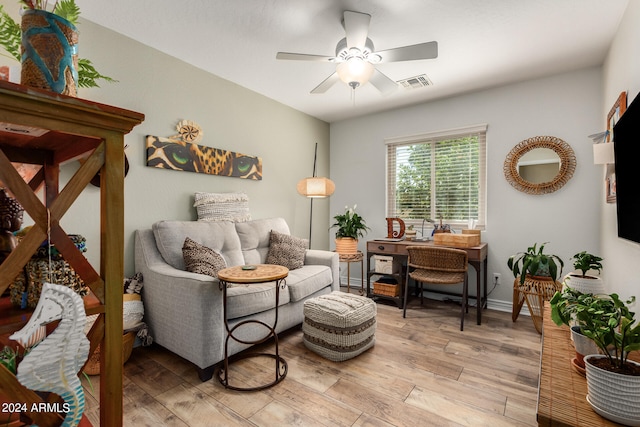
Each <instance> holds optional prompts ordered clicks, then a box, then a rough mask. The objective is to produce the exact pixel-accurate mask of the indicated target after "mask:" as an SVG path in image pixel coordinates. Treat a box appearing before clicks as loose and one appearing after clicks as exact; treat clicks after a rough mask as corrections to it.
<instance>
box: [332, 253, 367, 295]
mask: <svg viewBox="0 0 640 427" xmlns="http://www.w3.org/2000/svg"><path fill="white" fill-rule="evenodd" d="M338 255H339V257H340V262H346V263H347V293H350V292H351V283H350V279H351V263H352V262H359V263H360V295H364V263H363V260H364V255H363V254H362V252H361V251H358V253H355V254H338ZM341 286H342V284H341Z"/></svg>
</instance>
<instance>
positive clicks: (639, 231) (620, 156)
mask: <svg viewBox="0 0 640 427" xmlns="http://www.w3.org/2000/svg"><path fill="white" fill-rule="evenodd" d="M613 149H614V153H615V154H614V155H615V162H616V163H615V171H616V203H617V207H616V209H617V213H618V215H617V216H618V237H621V238H623V239H627V240H631V241H633V242H637V243H640V95H638V96H636V97H635V99H634V100H633V102H631V104H629V107H628V108H627V110H626V111H625V112H624V114H622V116H621V117H620V119H619V120H618V123H616V124H615V126H614V127H613Z"/></svg>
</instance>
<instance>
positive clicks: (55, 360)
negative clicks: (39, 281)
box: [9, 283, 89, 427]
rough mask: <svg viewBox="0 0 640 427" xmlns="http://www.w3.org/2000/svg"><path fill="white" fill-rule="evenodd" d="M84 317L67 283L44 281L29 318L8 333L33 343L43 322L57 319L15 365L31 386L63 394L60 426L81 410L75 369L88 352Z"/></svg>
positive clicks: (67, 424)
mask: <svg viewBox="0 0 640 427" xmlns="http://www.w3.org/2000/svg"><path fill="white" fill-rule="evenodd" d="M86 319H87V316H86V313H85V311H84V304H83V302H82V298H81V297H80V296H79V295H78V294H76V293H75V292H74V291H73V290H72V289H70V288H68V287H66V286H62V285H55V284H52V283H44V285H43V286H42V294H41V295H40V300H39V301H38V305H37V306H36V309H35V311H34V312H33V315H32V316H31V319H29V322H27V324H26V325H25V326H24V327H23V328H22V329H21V330H19V331H17V332H15V333H14V334H13V335H11V336H10V337H9V338H10V339H12V340H15V341H18V342H19V343H20V344H21V345H23V346H25V347H26V346H28V345H32V342H33V340H32V336H33V335H34V334H37V333H39V331H41V330H42V326H44V325H46V324H48V323H51V322H52V321H54V320H60V323H59V324H58V326H57V327H56V329H55V330H54V331H53V332H52V333H51V334H49V336H47V337H46V338H45V339H44V340H43V341H42V342H40V343H39V344H38V345H37V346H36V347H34V348H33V349H32V350H31V351H30V352H29V353H28V354H27V355H26V356H25V358H24V359H23V360H22V362H21V363H20V365H18V375H17V377H18V381H20V383H21V384H22V385H24V386H25V387H27V388H29V389H31V390H36V391H50V392H53V393H56V394H58V395H59V396H60V397H62V399H63V400H64V401H65V404H66V405H65V408H68V412H67V414H66V417H65V419H64V421H63V423H62V427H72V426H77V425H78V423H79V422H80V419H81V418H82V413H83V412H84V404H85V401H84V391H83V389H82V383H81V382H80V379H79V378H78V372H79V371H80V369H82V366H83V365H84V363H85V361H86V360H87V357H88V356H89V340H88V339H87V337H86V336H85V334H84V328H85V324H86Z"/></svg>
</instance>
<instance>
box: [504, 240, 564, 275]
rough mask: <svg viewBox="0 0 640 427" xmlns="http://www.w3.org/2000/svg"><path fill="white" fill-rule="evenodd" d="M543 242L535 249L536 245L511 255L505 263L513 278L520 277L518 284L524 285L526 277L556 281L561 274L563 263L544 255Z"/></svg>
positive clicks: (554, 256)
mask: <svg viewBox="0 0 640 427" xmlns="http://www.w3.org/2000/svg"><path fill="white" fill-rule="evenodd" d="M547 243H548V242H545V243H543V244H541V245H540V247H539V248H538V247H537V245H538V244H537V243H534V244H533V246H530V247H529V248H527V251H526V252H518V253H517V254H515V255H511V256H510V257H509V260H508V261H507V266H508V267H509V269H510V270H511V271H512V272H513V277H515V278H516V279H518V276H520V278H519V280H520V284H524V281H525V278H526V276H527V275H530V276H538V277H551V279H552V280H554V281H555V280H557V279H558V277H559V276H560V274H562V268H563V267H564V262H563V261H562V259H561V258H560V257H559V256H558V255H548V254H545V253H544V245H546V244H547ZM558 264H560V271H558Z"/></svg>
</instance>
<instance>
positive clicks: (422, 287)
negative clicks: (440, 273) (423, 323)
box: [420, 282, 424, 305]
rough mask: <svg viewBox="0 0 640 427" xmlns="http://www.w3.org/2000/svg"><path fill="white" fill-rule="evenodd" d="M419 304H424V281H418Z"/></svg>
mask: <svg viewBox="0 0 640 427" xmlns="http://www.w3.org/2000/svg"><path fill="white" fill-rule="evenodd" d="M420 305H424V283H422V282H420Z"/></svg>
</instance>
